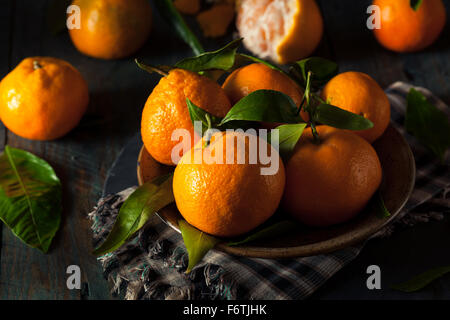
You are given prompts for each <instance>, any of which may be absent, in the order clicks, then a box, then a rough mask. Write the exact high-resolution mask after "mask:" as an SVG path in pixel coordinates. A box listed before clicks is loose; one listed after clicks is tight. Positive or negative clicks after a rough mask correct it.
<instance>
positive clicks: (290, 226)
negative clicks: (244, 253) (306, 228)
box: [227, 220, 298, 246]
mask: <svg viewBox="0 0 450 320" xmlns="http://www.w3.org/2000/svg"><path fill="white" fill-rule="evenodd" d="M297 228H298V224H297V223H295V222H294V221H288V220H285V221H280V222H277V223H275V224H273V225H271V226H268V227H266V228H263V229H261V230H258V231H256V232H254V233H252V234H250V235H249V236H247V237H246V238H244V239H242V240H238V241H232V242H228V243H227V245H229V246H238V245H241V244H244V243H247V242H251V241H255V240H260V239H269V238H274V237H276V236H280V235H282V234H286V233H288V232H291V231H294V230H296V229H297Z"/></svg>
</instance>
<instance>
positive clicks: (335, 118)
mask: <svg viewBox="0 0 450 320" xmlns="http://www.w3.org/2000/svg"><path fill="white" fill-rule="evenodd" d="M313 116H314V120H315V121H316V122H320V123H322V124H325V125H328V126H331V127H335V128H339V129H347V130H366V129H370V128H372V127H373V123H372V121H370V120H369V119H366V118H364V117H363V116H360V115H357V114H355V113H353V112H349V111H347V110H343V109H341V108H338V107H336V106H332V105H329V104H325V103H321V104H319V105H318V106H317V107H316V108H315V110H314V115H313Z"/></svg>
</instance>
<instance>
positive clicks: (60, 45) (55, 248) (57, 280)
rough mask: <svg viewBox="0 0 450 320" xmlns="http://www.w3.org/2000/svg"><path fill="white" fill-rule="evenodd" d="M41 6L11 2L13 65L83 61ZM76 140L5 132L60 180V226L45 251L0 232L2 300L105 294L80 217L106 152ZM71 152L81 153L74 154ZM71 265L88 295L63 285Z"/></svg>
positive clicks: (90, 202) (90, 203)
mask: <svg viewBox="0 0 450 320" xmlns="http://www.w3.org/2000/svg"><path fill="white" fill-rule="evenodd" d="M45 5H46V2H45V1H33V2H30V1H16V14H15V22H14V31H15V32H14V37H13V48H12V57H13V60H12V65H13V66H15V65H17V64H18V63H19V62H20V61H21V60H22V59H23V58H25V57H28V56H36V55H43V56H46V55H48V56H56V57H67V56H69V59H67V58H66V60H69V61H70V62H72V63H74V64H77V61H76V60H80V59H79V58H81V60H82V59H84V58H82V57H79V56H77V55H75V57H74V54H75V50H73V48H72V46H71V44H70V42H69V41H68V40H69V39H68V36H67V34H62V35H58V36H53V35H51V34H49V33H48V32H47V30H46V28H45V20H44V19H43V15H42V14H43V13H45V10H46V9H45ZM66 50H72V55H66V54H65V51H66ZM70 58H74V59H75V61H71V59H70ZM80 138H84V137H83V136H80V135H79V134H78V136H77V134H76V133H75V135H72V136H69V137H68V138H66V139H63V140H57V141H54V142H33V141H29V140H25V139H22V138H20V137H18V136H16V135H14V134H12V133H11V132H9V133H8V143H9V144H10V145H12V146H14V147H18V148H22V149H25V150H28V151H30V152H33V153H34V154H36V155H38V156H40V157H42V158H44V159H46V160H47V161H48V162H49V163H50V164H51V165H52V166H53V167H54V168H55V171H56V172H57V174H58V176H59V177H60V178H61V180H62V183H63V207H64V210H63V219H62V225H61V229H60V230H59V232H58V234H57V236H56V238H55V240H54V243H53V244H52V247H51V249H50V252H49V254H47V255H43V254H41V253H40V252H39V251H37V250H34V249H31V248H28V247H26V246H25V245H23V244H22V243H21V242H20V241H19V240H18V239H17V238H16V237H15V236H14V235H13V234H12V233H11V232H10V231H9V230H5V231H4V232H3V236H2V238H3V239H2V252H1V254H2V259H1V263H2V273H1V275H0V286H1V287H0V289H1V298H2V299H80V298H82V295H84V296H83V298H90V299H95V298H97V299H105V298H109V297H110V295H109V287H108V284H107V282H106V281H105V280H104V279H103V277H102V270H101V267H100V265H99V264H98V263H97V261H96V259H95V257H94V256H92V255H91V254H90V252H91V241H90V238H91V237H90V229H89V223H88V221H87V218H86V214H87V213H88V211H89V210H90V208H91V207H92V206H93V204H94V201H95V198H96V195H97V194H98V193H100V190H101V184H100V179H101V174H98V171H97V169H99V168H98V163H97V162H96V161H97V160H98V158H100V157H99V154H100V153H103V154H105V155H106V154H107V152H106V150H105V147H103V148H98V147H97V143H93V144H91V145H90V146H89V147H87V146H86V145H84V144H83V143H81V142H80ZM72 149H73V151H74V152H72ZM93 150H94V152H93ZM95 150H97V152H95ZM77 154H81V155H82V157H79V158H77V157H76V155H77ZM113 156H114V155H113ZM89 179H91V181H90V180H89ZM95 179H98V180H95ZM71 264H76V265H79V266H80V268H81V273H82V284H83V286H84V287H87V288H88V291H89V292H88V293H89V295H88V296H85V295H86V293H85V292H80V290H68V289H67V287H66V277H67V275H66V268H67V266H69V265H71Z"/></svg>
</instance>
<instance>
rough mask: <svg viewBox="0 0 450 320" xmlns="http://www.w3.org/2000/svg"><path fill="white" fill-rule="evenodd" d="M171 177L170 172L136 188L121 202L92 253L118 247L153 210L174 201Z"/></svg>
mask: <svg viewBox="0 0 450 320" xmlns="http://www.w3.org/2000/svg"><path fill="white" fill-rule="evenodd" d="M172 179H173V174H172V173H170V174H168V175H163V176H160V177H157V178H155V179H153V180H152V181H150V182H147V183H144V184H143V185H142V186H140V187H139V188H137V189H136V190H135V191H134V192H133V193H132V194H131V195H130V196H129V197H128V199H127V200H126V201H125V202H124V203H123V204H122V207H121V208H120V211H119V214H118V216H117V218H116V222H115V223H114V226H113V228H112V230H111V232H110V233H109V235H108V237H107V238H106V240H105V241H104V242H103V244H102V245H101V246H100V247H99V248H97V249H95V251H94V252H93V253H94V254H96V255H102V254H105V253H108V252H111V251H114V250H116V249H118V248H119V247H120V246H122V245H123V244H124V243H125V242H126V241H127V240H128V239H129V238H130V237H132V236H133V235H134V234H135V232H136V231H138V230H139V229H140V228H142V227H143V226H144V224H145V223H146V222H147V221H148V219H150V217H151V216H152V215H153V214H154V213H155V212H157V211H158V210H161V209H162V208H164V207H165V206H167V205H169V204H170V203H172V202H174V197H173V192H172Z"/></svg>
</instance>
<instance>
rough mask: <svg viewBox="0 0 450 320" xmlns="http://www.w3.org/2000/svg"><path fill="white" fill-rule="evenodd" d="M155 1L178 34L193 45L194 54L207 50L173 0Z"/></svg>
mask: <svg viewBox="0 0 450 320" xmlns="http://www.w3.org/2000/svg"><path fill="white" fill-rule="evenodd" d="M154 3H155V5H156V7H157V8H158V11H159V12H160V14H161V15H162V16H163V18H164V19H165V20H166V21H167V22H168V23H169V24H170V25H171V26H172V27H173V28H174V29H175V32H176V33H177V34H178V36H179V37H180V38H181V39H182V40H183V41H184V42H186V43H187V44H188V45H189V46H190V47H191V49H192V51H193V52H194V54H196V55H199V54H201V53H203V52H204V51H205V50H204V49H203V47H202V45H201V44H200V41H198V39H197V37H196V36H195V35H194V33H193V32H192V31H191V29H189V27H188V26H187V24H186V22H185V21H184V19H183V17H182V16H181V15H180V13H179V12H178V10H177V9H176V8H175V6H174V5H173V1H172V0H155V1H154Z"/></svg>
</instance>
